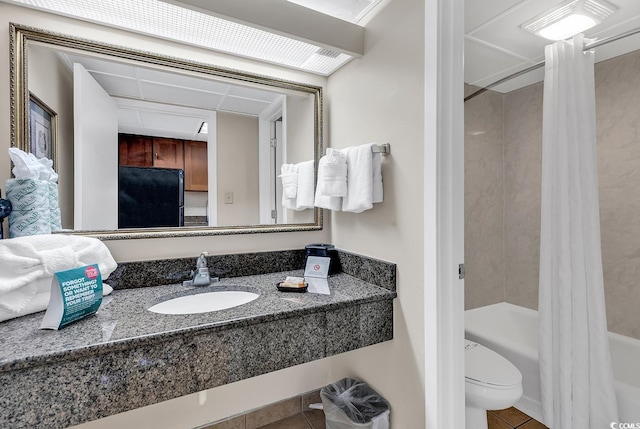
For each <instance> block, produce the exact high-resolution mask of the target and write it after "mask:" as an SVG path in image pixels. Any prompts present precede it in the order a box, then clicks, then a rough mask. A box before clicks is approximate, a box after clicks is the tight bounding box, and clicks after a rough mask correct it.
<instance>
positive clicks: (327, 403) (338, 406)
mask: <svg viewBox="0 0 640 429" xmlns="http://www.w3.org/2000/svg"><path fill="white" fill-rule="evenodd" d="M320 397H321V398H322V404H323V407H324V414H325V421H326V425H327V429H349V428H371V429H388V428H389V412H390V406H389V402H387V400H386V399H384V398H383V397H382V396H380V395H379V394H378V392H376V391H375V390H373V389H372V388H371V386H369V385H368V384H367V383H364V382H362V381H359V380H356V379H353V378H343V379H342V380H340V381H337V382H335V383H333V384H330V385H328V386H325V387H323V388H322V389H321V390H320Z"/></svg>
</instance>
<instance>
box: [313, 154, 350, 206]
mask: <svg viewBox="0 0 640 429" xmlns="http://www.w3.org/2000/svg"><path fill="white" fill-rule="evenodd" d="M322 158H324V159H325V162H324V168H323V169H322V171H320V169H318V184H319V186H318V189H317V190H316V193H317V191H320V195H322V196H325V197H344V196H346V195H347V155H346V154H345V153H343V152H341V151H339V150H336V149H332V148H329V149H327V154H326V155H325V156H323V157H322ZM322 158H321V159H322Z"/></svg>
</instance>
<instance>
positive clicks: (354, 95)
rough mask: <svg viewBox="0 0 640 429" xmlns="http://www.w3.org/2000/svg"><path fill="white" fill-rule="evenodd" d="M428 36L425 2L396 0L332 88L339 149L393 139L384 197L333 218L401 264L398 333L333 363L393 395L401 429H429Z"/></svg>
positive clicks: (347, 245)
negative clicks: (425, 188) (426, 330)
mask: <svg viewBox="0 0 640 429" xmlns="http://www.w3.org/2000/svg"><path fill="white" fill-rule="evenodd" d="M423 34H424V2H422V1H419V0H394V1H392V2H390V3H389V4H388V5H387V6H386V7H385V9H384V10H382V11H381V12H380V13H379V14H378V15H377V16H376V17H375V18H374V19H373V20H372V21H371V22H369V23H368V24H367V29H366V39H365V52H366V53H365V56H364V57H363V58H362V59H358V60H353V61H352V62H350V63H349V64H347V65H346V66H345V67H344V68H342V69H340V70H339V71H338V72H336V73H334V74H333V75H331V77H330V78H329V88H328V92H327V103H328V111H329V117H330V119H331V120H330V127H329V139H330V142H331V146H332V147H337V148H344V147H347V146H352V145H358V144H363V143H368V142H377V143H387V142H388V143H391V155H390V156H387V157H385V158H384V161H383V167H382V174H383V178H384V202H383V203H382V204H374V207H373V209H372V210H369V211H366V212H364V213H361V214H352V213H341V212H338V213H332V215H331V217H332V230H333V232H332V236H333V242H334V244H335V245H336V246H337V247H338V248H341V249H349V250H351V251H354V252H357V253H361V254H365V255H369V256H372V257H376V258H380V259H384V260H389V261H392V262H395V263H397V268H398V283H397V286H398V299H397V300H396V302H395V307H394V340H393V341H391V342H387V343H383V344H380V345H379V346H378V347H377V348H376V353H375V354H373V353H369V354H368V355H367V358H366V359H361V358H360V356H359V355H357V354H350V355H346V356H345V358H344V359H343V360H341V361H340V362H336V367H335V370H336V373H338V374H344V375H355V376H358V377H361V378H362V379H364V380H367V381H368V382H369V383H370V384H371V385H372V386H373V387H374V388H375V389H376V390H378V391H379V392H380V393H381V394H382V395H383V396H385V397H386V398H387V399H388V400H389V401H390V403H391V405H392V413H391V415H392V427H395V428H423V427H425V421H424V382H425V374H424V355H423V348H424V340H423V336H424V333H423V329H422V325H423V293H424V291H423V284H424V278H423V255H424V252H423V238H422V237H423V231H424V228H423V219H424V213H423V204H424V201H423V193H424V192H423V171H424V162H423V144H424V96H423V94H424V83H423V81H424V67H423V64H424V43H423V40H424V38H423ZM363 353H367V351H364V352H363Z"/></svg>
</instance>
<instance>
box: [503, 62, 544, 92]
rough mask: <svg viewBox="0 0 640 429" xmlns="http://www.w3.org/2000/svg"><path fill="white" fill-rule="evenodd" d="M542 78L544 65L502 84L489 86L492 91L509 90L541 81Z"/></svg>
mask: <svg viewBox="0 0 640 429" xmlns="http://www.w3.org/2000/svg"><path fill="white" fill-rule="evenodd" d="M543 80H544V67H542V68H539V69H538V70H534V71H532V72H529V73H527V74H524V75H522V76H518V77H515V78H513V79H511V80H509V81H508V82H505V83H503V84H502V85H498V86H495V87H493V88H491V90H492V91H497V92H503V93H507V92H511V91H514V90H516V89H520V88H523V87H525V86H529V85H533V84H534V83H538V82H542V81H543Z"/></svg>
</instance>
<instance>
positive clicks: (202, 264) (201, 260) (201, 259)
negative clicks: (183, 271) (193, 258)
mask: <svg viewBox="0 0 640 429" xmlns="http://www.w3.org/2000/svg"><path fill="white" fill-rule="evenodd" d="M207 255H209V252H202V253H200V256H198V261H197V262H196V268H207Z"/></svg>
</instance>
